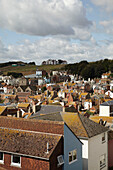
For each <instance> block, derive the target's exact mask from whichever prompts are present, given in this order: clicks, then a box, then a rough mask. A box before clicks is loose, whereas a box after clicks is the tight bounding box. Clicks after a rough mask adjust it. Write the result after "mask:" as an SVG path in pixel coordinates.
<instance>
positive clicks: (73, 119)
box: [37, 112, 108, 138]
mask: <svg viewBox="0 0 113 170" xmlns="http://www.w3.org/2000/svg"><path fill="white" fill-rule="evenodd" d="M37 119H42V120H50V121H63V122H65V123H66V124H67V125H68V127H69V128H70V129H71V130H72V131H73V133H74V134H75V135H76V136H77V137H79V138H82V137H83V138H84V137H85V138H91V137H93V136H96V135H99V134H101V133H103V132H106V131H108V128H106V127H103V126H102V125H100V124H98V123H96V122H94V121H92V120H90V119H88V118H86V117H85V116H83V115H81V114H78V113H69V112H68V113H67V112H61V113H54V114H48V115H42V116H38V117H37Z"/></svg>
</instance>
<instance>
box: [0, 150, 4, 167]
mask: <svg viewBox="0 0 113 170" xmlns="http://www.w3.org/2000/svg"><path fill="white" fill-rule="evenodd" d="M0 153H3V160H0V164H4V152H1V151H0Z"/></svg>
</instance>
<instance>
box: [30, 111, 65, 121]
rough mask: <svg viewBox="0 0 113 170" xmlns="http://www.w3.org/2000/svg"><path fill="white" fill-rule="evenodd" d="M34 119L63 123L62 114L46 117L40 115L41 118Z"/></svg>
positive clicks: (47, 115)
mask: <svg viewBox="0 0 113 170" xmlns="http://www.w3.org/2000/svg"><path fill="white" fill-rule="evenodd" d="M31 118H32V117H31ZM32 119H39V120H50V121H63V119H62V116H61V114H60V112H57V113H50V114H46V115H40V116H37V117H34V118H32Z"/></svg>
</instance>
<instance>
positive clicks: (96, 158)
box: [62, 113, 108, 170]
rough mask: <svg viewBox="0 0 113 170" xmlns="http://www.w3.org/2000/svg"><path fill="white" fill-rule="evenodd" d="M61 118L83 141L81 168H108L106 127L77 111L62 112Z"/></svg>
mask: <svg viewBox="0 0 113 170" xmlns="http://www.w3.org/2000/svg"><path fill="white" fill-rule="evenodd" d="M62 117H63V120H64V121H65V122H66V123H67V125H68V126H69V127H70V129H71V130H72V131H73V133H74V134H76V135H77V137H78V138H79V139H80V141H81V142H82V143H83V145H82V158H83V170H100V169H102V170H108V129H107V128H106V127H104V126H102V125H100V124H98V123H95V122H93V121H91V120H90V119H88V118H86V117H85V116H83V115H81V114H77V113H62Z"/></svg>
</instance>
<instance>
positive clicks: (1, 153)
mask: <svg viewBox="0 0 113 170" xmlns="http://www.w3.org/2000/svg"><path fill="white" fill-rule="evenodd" d="M0 163H4V153H3V152H0Z"/></svg>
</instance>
